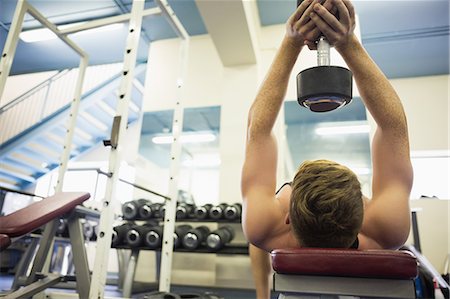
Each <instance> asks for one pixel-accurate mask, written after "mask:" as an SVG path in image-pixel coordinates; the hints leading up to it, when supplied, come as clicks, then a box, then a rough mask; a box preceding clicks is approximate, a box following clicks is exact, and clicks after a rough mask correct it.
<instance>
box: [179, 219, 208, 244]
mask: <svg viewBox="0 0 450 299" xmlns="http://www.w3.org/2000/svg"><path fill="white" fill-rule="evenodd" d="M209 232H210V230H209V228H208V227H207V226H205V225H201V226H198V227H196V228H193V229H190V230H188V231H187V233H186V235H184V237H183V241H182V244H183V247H184V248H186V249H188V250H195V249H197V248H198V247H199V246H200V245H201V244H202V243H203V242H204V241H205V240H206V237H207V236H208V234H209Z"/></svg>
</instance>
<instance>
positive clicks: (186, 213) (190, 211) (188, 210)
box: [176, 203, 195, 219]
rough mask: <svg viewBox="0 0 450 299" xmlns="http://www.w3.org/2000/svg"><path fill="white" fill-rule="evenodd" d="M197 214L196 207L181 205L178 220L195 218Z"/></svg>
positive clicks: (178, 207) (178, 206) (177, 211)
mask: <svg viewBox="0 0 450 299" xmlns="http://www.w3.org/2000/svg"><path fill="white" fill-rule="evenodd" d="M194 213H195V206H194V205H192V204H188V203H180V204H179V205H177V210H176V219H187V218H193V217H194Z"/></svg>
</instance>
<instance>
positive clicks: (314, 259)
mask: <svg viewBox="0 0 450 299" xmlns="http://www.w3.org/2000/svg"><path fill="white" fill-rule="evenodd" d="M271 257H272V267H273V269H274V271H275V274H274V278H273V289H274V291H276V292H280V293H281V294H280V296H279V297H278V298H279V299H282V298H283V299H294V298H304V297H302V296H308V298H311V296H312V295H314V296H318V297H319V296H320V295H324V296H330V295H333V296H330V297H335V296H336V295H344V296H356V297H364V298H365V297H371V298H372V297H378V298H415V297H416V293H415V287H414V278H415V277H416V276H417V261H416V258H415V256H414V255H412V254H410V253H409V252H405V251H396V250H354V249H322V248H295V249H276V250H273V251H272V252H271Z"/></svg>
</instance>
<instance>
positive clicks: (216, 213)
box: [209, 203, 228, 220]
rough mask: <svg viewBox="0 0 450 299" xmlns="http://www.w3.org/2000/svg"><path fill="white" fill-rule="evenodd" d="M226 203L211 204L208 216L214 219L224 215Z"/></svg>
mask: <svg viewBox="0 0 450 299" xmlns="http://www.w3.org/2000/svg"><path fill="white" fill-rule="evenodd" d="M227 206H228V205H227V204H226V203H221V204H218V205H216V206H213V207H212V208H211V210H209V218H211V219H214V220H219V219H222V218H223V217H224V211H225V209H226V208H227Z"/></svg>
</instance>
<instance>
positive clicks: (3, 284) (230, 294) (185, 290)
mask: <svg viewBox="0 0 450 299" xmlns="http://www.w3.org/2000/svg"><path fill="white" fill-rule="evenodd" d="M13 280H14V276H13V275H9V274H5V273H0V293H3V292H6V291H8V290H9V289H10V288H11V284H12V282H13ZM136 286H137V289H142V288H146V287H145V286H142V285H139V284H138V285H136ZM155 289H157V286H156V285H155ZM53 290H54V291H58V292H74V291H73V290H72V289H49V290H48V291H49V292H52V291H53ZM152 290H154V289H153V288H151V287H147V288H146V291H143V292H139V293H136V294H133V296H132V298H139V299H143V298H144V297H145V294H146V293H148V292H152ZM171 292H173V293H175V294H193V293H200V294H204V293H209V294H214V295H216V296H218V297H220V298H225V299H250V298H255V297H256V295H255V291H253V290H244V289H229V288H214V287H196V286H178V285H174V286H172V288H171ZM105 296H106V297H114V298H123V297H122V292H120V290H119V289H118V288H117V287H116V286H113V285H108V286H107V287H106V289H105ZM277 297H278V294H275V293H272V299H275V298H277Z"/></svg>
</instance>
